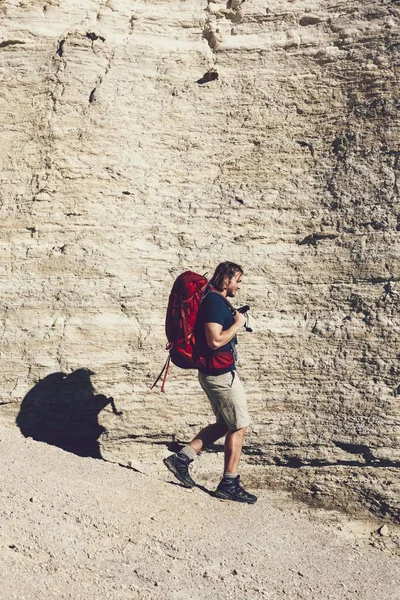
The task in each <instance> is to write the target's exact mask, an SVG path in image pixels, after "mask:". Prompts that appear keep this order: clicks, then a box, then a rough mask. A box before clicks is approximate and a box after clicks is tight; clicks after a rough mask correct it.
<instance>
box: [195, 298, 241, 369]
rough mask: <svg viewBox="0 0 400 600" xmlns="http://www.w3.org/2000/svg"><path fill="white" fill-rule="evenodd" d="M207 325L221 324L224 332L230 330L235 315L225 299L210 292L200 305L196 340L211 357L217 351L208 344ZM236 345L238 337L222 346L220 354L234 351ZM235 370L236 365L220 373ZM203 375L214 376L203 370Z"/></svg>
mask: <svg viewBox="0 0 400 600" xmlns="http://www.w3.org/2000/svg"><path fill="white" fill-rule="evenodd" d="M205 323H219V325H222V330H223V331H225V330H226V329H229V327H231V326H232V325H233V323H234V319H233V314H232V311H231V309H230V308H229V306H228V304H227V303H226V302H225V300H224V298H223V297H222V296H221V295H220V294H216V293H215V292H209V293H208V294H207V295H206V297H205V298H204V299H203V301H202V303H201V304H200V309H199V313H198V316H197V321H196V339H197V343H198V345H199V347H200V348H201V350H202V352H203V353H204V354H205V355H206V356H209V355H211V354H212V353H213V352H215V350H212V349H211V348H210V347H209V345H208V344H207V340H206V335H205V328H204V324H205ZM235 343H236V337H235V338H233V339H232V340H231V341H230V342H228V343H227V344H225V345H224V346H221V348H219V349H218V351H219V352H221V351H224V350H225V351H226V350H228V351H229V350H232V351H234V345H235ZM233 369H235V364H233V365H231V366H230V367H229V368H227V369H226V370H225V371H220V372H219V374H221V375H222V374H223V373H228V372H229V371H232V370H233ZM201 372H202V373H205V374H206V375H213V374H214V373H213V372H211V371H207V370H206V369H201Z"/></svg>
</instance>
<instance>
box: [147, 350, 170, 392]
mask: <svg viewBox="0 0 400 600" xmlns="http://www.w3.org/2000/svg"><path fill="white" fill-rule="evenodd" d="M170 362H171V355H170V354H168V358H167V360H166V361H165V364H164V366H163V368H162V370H161V373H160V374H159V376H158V377H157V379H156V380H155V382H154V383H153V385H152V386H151V388H150V389H151V390H152V389H153V388H155V387H156V385H157V383H158V382H159V381H160V379H161V377H162V376H163V374H164V377H163V380H162V384H161V391H162V392H163V391H164V387H165V381H166V379H167V375H168V370H169V365H170Z"/></svg>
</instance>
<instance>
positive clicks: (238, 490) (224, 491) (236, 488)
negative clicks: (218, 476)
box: [215, 475, 257, 504]
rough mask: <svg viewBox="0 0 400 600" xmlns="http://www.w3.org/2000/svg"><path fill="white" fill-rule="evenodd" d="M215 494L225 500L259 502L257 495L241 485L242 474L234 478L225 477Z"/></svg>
mask: <svg viewBox="0 0 400 600" xmlns="http://www.w3.org/2000/svg"><path fill="white" fill-rule="evenodd" d="M215 495H216V497H217V498H223V499H224V500H235V501H236V502H246V503H247V504H254V503H255V502H257V496H254V494H249V492H246V490H245V489H244V488H242V486H241V485H240V475H238V476H237V477H235V478H234V479H228V478H225V477H224V478H223V479H222V480H221V481H220V483H219V485H218V487H217V489H216V491H215Z"/></svg>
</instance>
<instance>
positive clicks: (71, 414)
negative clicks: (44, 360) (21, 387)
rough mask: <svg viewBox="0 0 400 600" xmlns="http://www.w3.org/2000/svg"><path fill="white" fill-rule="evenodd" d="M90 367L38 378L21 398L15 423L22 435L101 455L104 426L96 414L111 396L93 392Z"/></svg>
mask: <svg viewBox="0 0 400 600" xmlns="http://www.w3.org/2000/svg"><path fill="white" fill-rule="evenodd" d="M93 374H94V373H93V372H92V371H90V370H89V369H77V370H76V371H73V372H72V373H70V374H69V375H67V374H66V373H52V374H51V375H48V376H47V377H45V378H44V379H42V380H40V381H39V382H38V383H37V384H36V385H35V386H34V387H33V388H32V389H31V390H30V391H29V392H28V393H27V395H26V396H25V398H24V399H23V401H22V404H21V408H20V412H19V414H18V416H17V419H16V423H17V425H18V427H19V428H20V430H21V433H22V434H23V435H24V436H25V437H32V438H33V439H34V440H37V441H39V442H45V443H46V444H51V445H53V446H58V447H59V448H62V449H63V450H66V451H67V452H72V453H73V454H77V455H78V456H90V457H92V458H102V456H101V453H100V446H99V442H98V439H99V437H100V435H101V434H102V433H104V432H105V431H106V429H105V428H104V427H103V426H102V425H100V423H99V422H98V415H99V413H100V412H101V411H102V410H103V408H105V407H106V406H107V405H108V404H111V407H112V410H113V412H114V414H122V413H121V412H118V411H117V410H116V408H115V404H114V400H113V398H107V397H106V396H104V395H103V394H95V392H94V387H93V385H92V382H91V381H90V376H91V375H93Z"/></svg>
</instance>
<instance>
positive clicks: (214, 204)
mask: <svg viewBox="0 0 400 600" xmlns="http://www.w3.org/2000/svg"><path fill="white" fill-rule="evenodd" d="M228 4H229V8H227V7H226V5H225V3H222V2H219V1H213V2H212V1H211V0H209V1H208V2H207V0H205V1H204V2H202V1H199V0H196V1H195V0H186V1H185V2H182V1H179V0H176V1H172V0H163V1H161V0H159V1H158V2H147V1H137V2H133V3H132V2H128V1H126V0H107V1H106V2H104V1H101V2H100V1H94V0H93V1H90V0H80V2H77V1H75V0H69V1H63V0H26V1H24V2H20V1H19V0H11V1H3V2H1V4H0V12H1V22H0V59H1V62H0V73H1V75H0V77H1V88H0V89H1V91H0V103H1V104H0V110H1V117H2V123H3V131H2V143H1V147H2V152H1V156H0V164H1V178H2V186H1V191H0V194H1V196H0V215H1V224H2V225H1V245H0V256H1V267H0V278H1V286H0V297H1V306H2V309H1V312H2V314H1V332H2V336H1V342H0V344H1V345H0V368H1V374H2V405H1V406H0V409H1V410H0V422H1V423H3V424H6V425H10V424H11V423H14V421H15V419H16V418H17V417H18V419H17V421H18V423H19V425H20V427H21V430H22V431H23V433H25V434H26V435H30V436H32V437H36V438H37V439H44V440H45V441H49V442H50V443H56V442H55V441H54V440H57V439H59V436H61V437H63V436H64V438H65V436H67V437H68V431H71V430H72V429H73V430H74V432H75V433H74V436H73V437H74V439H73V440H72V442H71V440H69V442H68V440H67V442H68V443H69V444H71V443H73V444H78V446H79V444H80V443H81V441H82V440H80V437H79V436H80V434H82V432H83V434H84V435H86V436H87V435H89V436H92V440H91V444H89V445H88V447H87V448H86V449H85V450H82V447H80V448H79V447H78V446H76V447H75V450H76V451H77V452H78V453H79V451H81V453H83V454H86V455H96V453H97V452H100V453H101V455H102V456H104V457H106V458H109V459H110V460H117V461H118V462H122V463H127V462H128V461H135V460H143V461H151V460H158V458H159V453H160V447H161V446H162V444H164V443H167V442H169V441H172V440H175V441H182V440H186V439H188V438H190V436H191V435H193V433H194V432H195V431H196V430H197V429H198V428H199V427H200V426H202V425H204V424H206V423H207V422H208V421H209V419H210V411H209V409H208V405H207V402H206V400H205V399H204V397H203V395H202V393H201V392H200V390H199V386H198V384H197V381H196V377H195V376H194V374H193V373H187V372H183V371H178V369H173V370H172V372H171V375H170V378H169V380H168V383H167V388H166V393H165V394H160V393H158V392H154V391H153V392H151V391H150V390H149V386H150V384H151V383H152V380H153V379H154V378H155V377H156V375H157V374H158V371H159V370H160V369H161V367H162V364H163V361H164V360H165V352H164V350H163V347H164V343H165V339H164V329H163V322H164V314H165V308H166V303H167V299H168V293H169V290H170V287H171V285H172V282H173V280H174V278H175V277H176V275H177V274H179V272H181V271H183V270H185V269H187V268H191V269H193V270H196V271H198V272H204V271H208V272H209V273H211V272H212V270H213V268H214V266H215V265H216V264H217V263H218V262H220V261H221V260H234V261H236V262H239V263H240V264H242V266H243V267H244V270H245V275H246V277H245V284H244V286H243V290H242V293H241V297H240V298H239V299H238V302H239V303H241V304H244V303H248V304H250V305H251V309H252V314H253V315H254V317H255V319H256V322H257V328H256V331H255V332H254V333H252V334H248V333H243V334H242V335H241V336H240V351H241V352H240V354H241V363H240V370H241V373H242V376H243V379H244V381H245V383H246V387H247V390H248V397H249V403H250V407H251V410H252V413H253V415H254V425H253V427H252V430H251V432H250V435H249V437H248V446H247V449H246V452H247V462H248V463H249V464H255V465H257V466H258V467H259V469H260V470H261V471H262V474H263V476H265V473H269V474H270V476H269V477H268V481H272V480H274V481H275V482H278V483H279V481H282V482H286V483H288V481H289V480H290V481H289V484H291V483H290V482H292V483H293V481H296V482H297V484H296V485H297V486H298V489H299V490H300V492H301V491H303V492H304V493H307V494H308V493H312V485H315V478H316V477H317V478H319V479H320V486H322V487H321V489H322V492H321V493H322V495H323V490H324V489H327V488H329V493H328V492H327V496H331V497H332V498H333V500H332V501H333V502H339V500H340V498H341V497H342V498H345V497H347V496H343V494H342V490H343V477H342V474H343V470H346V469H347V471H346V472H347V473H356V475H357V478H361V479H362V480H363V482H364V483H365V486H364V487H362V486H361V487H362V490H363V491H362V493H360V489H361V488H360V486H359V485H358V484H357V485H354V497H359V498H360V499H361V501H362V502H364V503H365V504H366V505H367V506H368V507H372V508H373V509H374V510H376V511H378V512H381V513H383V514H390V515H392V516H394V517H395V518H398V517H399V514H400V509H399V508H398V505H396V494H395V490H394V487H396V484H395V483H394V484H393V485H394V487H393V486H391V487H390V486H389V485H388V484H390V483H393V482H395V481H396V474H397V473H396V472H397V470H398V467H399V465H400V435H399V431H400V428H399V423H400V411H399V402H398V397H397V396H398V394H400V365H399V354H398V353H399V349H398V348H399V344H398V342H399V339H400V323H399V305H400V295H399V294H400V287H399V276H400V275H399V237H400V206H399V199H398V191H399V190H398V181H399V179H398V177H399V156H400V151H399V106H400V103H399V95H398V71H396V68H397V67H398V49H399V20H400V19H399V17H400V7H399V6H398V3H397V2H393V1H390V0H370V1H365V0H364V1H357V0H352V1H351V2H346V3H344V2H338V1H337V0H336V1H334V0H323V1H319V2H317V1H316V0H304V1H303V0H292V1H290V0H286V1H279V2H278V1H275V0H274V1H269V2H268V3H267V4H266V3H265V2H261V1H259V0H248V1H247V2H245V3H241V2H239V1H236V0H235V1H233V2H230V3H228ZM74 373H76V374H77V375H76V376H74ZM71 376H72V377H71ZM55 382H56V384H55ZM111 397H113V398H114V399H115V403H111V401H110V398H111ZM60 398H61V399H62V400H60ZM21 403H22V404H21ZM21 407H22V409H21ZM49 423H50V424H53V423H54V424H55V425H54V428H53V431H50V432H49V431H48V430H49ZM45 424H46V425H45ZM50 429H51V427H50ZM66 432H67V433H66ZM83 434H82V435H83ZM46 436H47V437H46ZM79 440H80V441H79ZM67 442H65V443H64V446H63V445H62V444H60V445H62V447H66V446H68V443H67ZM157 443H159V445H157ZM93 444H94V445H93ZM89 447H90V448H89ZM88 448H89V449H88ZM66 449H71V446H69V447H68V448H66ZM72 449H73V448H72ZM286 467H295V468H297V470H294V469H287V468H286ZM335 469H336V471H335ZM332 470H333V471H335V473H336V475H330V474H331V473H332ZM257 472H258V471H257ZM310 473H312V475H310ZM349 477H350V476H349ZM350 479H351V477H350ZM350 479H349V481H350ZM310 482H311V483H310ZM332 482H333V483H332ZM332 485H333V488H332ZM310 486H311V487H310ZM351 488H352V486H351V485H349V486H348V489H347V491H346V494H348V493H349V489H351ZM332 489H334V492H332ZM392 489H393V492H392V491H391V490H392ZM310 490H311V491H310ZM357 494H358V496H357ZM343 503H344V504H346V502H345V501H343Z"/></svg>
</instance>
